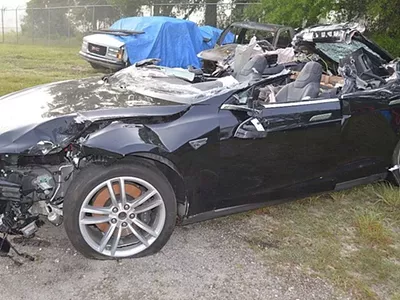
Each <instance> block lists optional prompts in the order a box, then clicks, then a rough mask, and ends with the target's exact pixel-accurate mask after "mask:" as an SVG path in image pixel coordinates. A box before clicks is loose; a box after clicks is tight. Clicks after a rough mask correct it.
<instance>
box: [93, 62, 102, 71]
mask: <svg viewBox="0 0 400 300" xmlns="http://www.w3.org/2000/svg"><path fill="white" fill-rule="evenodd" d="M90 65H91V66H92V68H93V69H95V70H104V69H105V68H103V67H102V66H100V65H98V64H95V63H92V62H90Z"/></svg>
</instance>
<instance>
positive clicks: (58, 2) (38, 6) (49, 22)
mask: <svg viewBox="0 0 400 300" xmlns="http://www.w3.org/2000/svg"><path fill="white" fill-rule="evenodd" d="M60 6H65V1H63V0H31V1H29V2H28V3H27V6H26V8H27V9H26V11H27V15H26V16H25V18H24V19H23V24H22V26H21V28H22V32H23V33H29V34H31V35H32V34H33V35H35V36H38V37H43V36H68V35H72V34H73V25H72V24H71V22H70V20H69V19H68V18H67V13H68V9H59V8H58V9H43V8H50V7H60Z"/></svg>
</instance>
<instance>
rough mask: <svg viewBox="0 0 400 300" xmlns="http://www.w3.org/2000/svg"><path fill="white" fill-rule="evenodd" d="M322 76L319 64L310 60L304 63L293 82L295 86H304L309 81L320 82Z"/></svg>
mask: <svg viewBox="0 0 400 300" xmlns="http://www.w3.org/2000/svg"><path fill="white" fill-rule="evenodd" d="M321 77H322V66H321V64H319V63H317V62H315V61H310V62H308V63H306V65H305V66H304V68H303V69H302V70H301V72H300V74H299V76H298V77H297V79H296V81H295V82H294V87H295V88H304V87H305V86H306V85H307V84H309V83H318V84H319V83H320V81H321Z"/></svg>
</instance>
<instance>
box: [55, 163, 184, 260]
mask: <svg viewBox="0 0 400 300" xmlns="http://www.w3.org/2000/svg"><path fill="white" fill-rule="evenodd" d="M118 176H134V177H137V178H141V179H143V180H146V181H147V182H149V183H151V184H152V185H153V186H154V187H155V188H156V189H157V190H158V192H159V193H160V195H161V196H162V199H163V202H164V205H165V209H166V219H165V224H164V227H163V229H162V231H161V233H160V235H159V236H158V237H157V240H155V241H154V243H153V244H151V245H150V246H149V247H148V248H147V249H145V250H143V251H142V252H139V253H137V254H135V255H132V256H129V257H124V258H136V257H143V256H147V255H151V254H154V253H156V252H158V251H159V250H161V248H162V247H163V246H164V245H165V244H166V243H167V241H168V240H169V238H170V236H171V234H172V232H173V230H174V228H175V223H176V215H177V204H176V198H175V194H174V191H173V189H172V187H171V185H170V183H169V182H168V180H167V178H166V177H165V176H164V175H163V174H162V173H161V172H160V171H159V170H158V169H157V168H155V167H153V166H152V165H151V164H147V163H143V162H141V161H139V162H137V163H136V162H135V163H126V162H125V163H124V164H122V163H115V164H113V165H111V166H103V165H96V164H91V165H88V166H87V167H85V168H84V169H83V170H82V171H80V172H79V173H78V174H77V176H76V177H75V178H74V179H73V182H72V183H71V185H70V186H69V188H68V191H67V193H66V195H65V199H64V207H63V211H64V227H65V230H66V233H67V235H68V238H69V240H70V241H71V243H72V245H73V246H74V247H75V249H76V250H78V251H79V252H80V253H81V254H83V255H84V256H85V257H87V258H92V259H102V260H104V259H113V257H110V256H105V255H102V254H100V253H98V252H97V251H95V250H94V249H92V248H91V247H90V246H89V245H88V244H87V243H86V241H85V240H84V238H83V237H82V234H81V231H80V228H79V222H78V220H79V211H80V208H81V205H82V203H83V202H84V199H85V198H86V196H87V195H88V194H89V193H90V191H91V190H93V189H94V188H95V187H96V186H97V185H98V184H100V183H102V182H104V181H106V180H108V179H111V178H114V177H118Z"/></svg>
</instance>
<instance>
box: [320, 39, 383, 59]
mask: <svg viewBox="0 0 400 300" xmlns="http://www.w3.org/2000/svg"><path fill="white" fill-rule="evenodd" d="M315 47H316V48H317V49H318V50H320V51H321V52H323V53H324V54H325V55H327V56H328V57H329V58H331V59H332V60H334V61H335V62H337V63H339V61H340V60H341V59H343V58H345V57H346V56H348V55H350V54H351V53H353V52H354V51H356V50H358V49H360V48H364V49H365V50H367V51H368V52H370V53H372V54H373V55H375V56H376V57H377V58H378V59H382V58H381V57H380V55H378V54H377V53H375V52H374V51H372V50H371V48H369V47H368V46H367V45H365V44H364V43H362V42H360V41H357V40H354V39H353V40H351V42H350V43H338V42H316V43H315Z"/></svg>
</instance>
